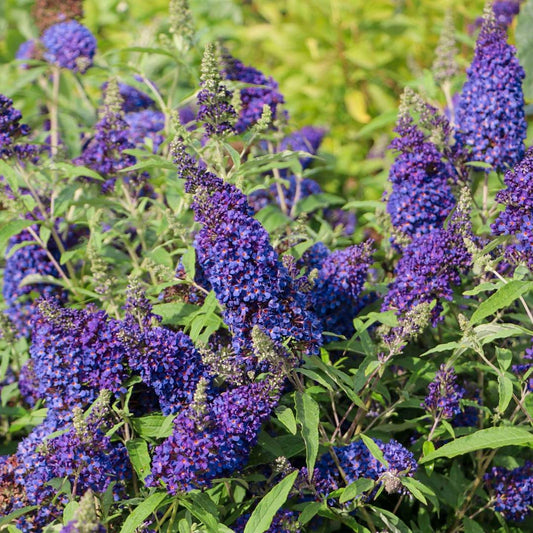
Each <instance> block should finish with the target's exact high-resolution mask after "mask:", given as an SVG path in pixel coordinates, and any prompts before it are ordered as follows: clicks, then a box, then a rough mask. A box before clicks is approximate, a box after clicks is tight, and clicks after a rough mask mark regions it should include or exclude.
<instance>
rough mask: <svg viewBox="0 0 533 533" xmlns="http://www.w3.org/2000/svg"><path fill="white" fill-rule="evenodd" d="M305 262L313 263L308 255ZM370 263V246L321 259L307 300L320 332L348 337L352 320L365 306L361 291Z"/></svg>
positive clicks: (338, 251)
mask: <svg viewBox="0 0 533 533" xmlns="http://www.w3.org/2000/svg"><path fill="white" fill-rule="evenodd" d="M313 252H314V253H315V254H316V253H317V250H316V249H315V250H313ZM313 252H312V253H313ZM318 253H320V250H318ZM308 260H312V261H316V259H315V258H313V257H309V256H308ZM371 263H372V248H371V243H364V244H361V245H354V246H350V247H348V248H345V249H343V250H336V251H334V252H332V253H330V254H329V255H328V256H327V257H325V258H324V259H323V260H322V264H321V268H320V270H319V272H318V276H317V278H316V280H315V285H314V287H313V289H312V290H311V292H310V293H309V300H310V306H311V308H312V309H313V311H314V312H315V314H316V315H317V316H318V317H319V319H320V320H321V322H322V327H323V329H324V331H328V332H331V333H335V334H337V335H345V336H348V337H350V336H351V335H352V333H353V331H354V329H353V319H354V318H355V316H356V314H357V312H358V311H359V310H360V309H361V308H362V307H363V306H364V305H365V302H364V300H363V299H362V298H361V291H362V290H363V285H364V283H365V281H366V277H367V274H368V269H369V267H370V265H371Z"/></svg>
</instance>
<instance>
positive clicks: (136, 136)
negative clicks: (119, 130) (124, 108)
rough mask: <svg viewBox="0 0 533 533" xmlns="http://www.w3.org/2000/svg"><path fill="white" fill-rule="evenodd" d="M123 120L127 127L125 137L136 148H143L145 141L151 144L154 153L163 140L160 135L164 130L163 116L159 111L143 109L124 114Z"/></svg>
mask: <svg viewBox="0 0 533 533" xmlns="http://www.w3.org/2000/svg"><path fill="white" fill-rule="evenodd" d="M124 120H125V121H126V124H127V125H128V132H127V137H128V139H129V141H130V142H132V143H134V144H135V146H137V147H143V146H144V144H145V139H146V138H149V139H150V140H151V142H152V146H153V152H154V153H156V152H157V151H158V150H159V147H160V146H161V144H162V143H163V141H164V140H165V138H164V136H163V134H162V133H161V132H162V131H163V130H164V129H165V115H164V114H163V113H161V112H160V111H153V110H151V109H145V110H143V111H135V112H131V113H126V115H124Z"/></svg>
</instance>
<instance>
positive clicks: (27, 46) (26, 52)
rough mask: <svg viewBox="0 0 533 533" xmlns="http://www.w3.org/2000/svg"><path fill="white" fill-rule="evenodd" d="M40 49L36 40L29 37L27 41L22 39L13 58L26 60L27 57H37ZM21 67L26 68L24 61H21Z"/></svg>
mask: <svg viewBox="0 0 533 533" xmlns="http://www.w3.org/2000/svg"><path fill="white" fill-rule="evenodd" d="M39 55H40V51H39V49H38V45H37V41H36V40H35V39H30V40H29V41H24V42H23V43H22V44H21V45H20V46H19V47H18V50H17V52H16V53H15V59H20V60H24V59H26V60H28V59H38V58H39ZM22 68H23V69H25V68H28V65H27V64H26V63H22Z"/></svg>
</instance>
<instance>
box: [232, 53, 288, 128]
mask: <svg viewBox="0 0 533 533" xmlns="http://www.w3.org/2000/svg"><path fill="white" fill-rule="evenodd" d="M223 62H224V73H223V75H224V77H225V79H227V80H231V81H237V82H241V83H246V84H249V85H250V86H248V87H243V88H242V89H240V97H241V109H240V113H239V118H238V120H237V122H236V123H235V126H234V127H235V130H236V131H237V133H243V132H244V131H246V130H247V129H249V128H250V127H251V126H253V125H254V124H255V123H256V122H257V121H258V120H259V119H260V118H261V115H262V114H263V106H265V105H268V106H269V107H270V111H271V112H272V118H273V119H276V118H278V106H280V105H281V104H283V103H284V102H285V100H284V98H283V95H282V94H281V93H280V92H279V91H278V84H277V82H276V81H275V80H274V79H273V78H272V77H267V76H265V75H264V74H263V73H262V72H260V71H259V70H257V69H255V68H254V67H251V66H245V65H244V64H243V63H242V62H241V61H239V60H238V59H237V58H235V57H233V56H231V55H230V54H229V53H226V54H224V57H223Z"/></svg>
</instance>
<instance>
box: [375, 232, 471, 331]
mask: <svg viewBox="0 0 533 533" xmlns="http://www.w3.org/2000/svg"><path fill="white" fill-rule="evenodd" d="M470 262H471V256H470V254H469V253H468V252H467V250H466V248H465V246H464V244H463V239H462V237H461V236H460V235H457V234H456V233H455V232H454V231H452V230H450V229H437V230H434V231H432V232H430V233H427V234H425V235H422V236H421V237H418V238H417V239H415V240H414V241H413V242H411V243H410V244H409V245H408V246H406V247H405V249H404V250H403V255H402V257H401V258H400V260H399V261H398V264H397V265H396V269H395V275H396V279H395V280H394V281H393V282H392V283H391V285H390V286H389V291H388V292H387V294H386V295H385V298H384V302H383V310H384V311H385V310H387V309H394V310H395V311H396V312H397V313H398V314H403V313H406V312H408V311H409V310H411V309H413V308H415V307H416V306H417V305H419V304H422V303H430V302H432V301H433V300H437V304H436V305H435V307H434V308H433V310H432V312H431V316H432V322H433V324H434V325H435V324H436V323H437V322H438V321H439V320H441V316H440V315H441V311H442V302H441V301H442V300H451V299H452V295H453V286H454V285H459V284H460V282H461V277H460V273H461V272H463V271H465V270H466V268H467V267H468V266H469V264H470Z"/></svg>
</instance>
